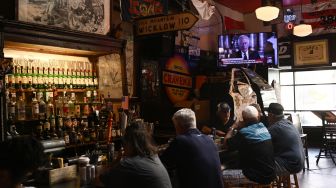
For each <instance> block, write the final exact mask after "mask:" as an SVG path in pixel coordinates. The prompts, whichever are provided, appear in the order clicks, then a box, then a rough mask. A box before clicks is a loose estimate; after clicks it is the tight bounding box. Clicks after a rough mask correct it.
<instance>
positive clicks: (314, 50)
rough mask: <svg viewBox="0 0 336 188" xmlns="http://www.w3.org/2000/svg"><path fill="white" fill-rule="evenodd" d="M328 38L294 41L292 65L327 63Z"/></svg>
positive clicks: (322, 64)
mask: <svg viewBox="0 0 336 188" xmlns="http://www.w3.org/2000/svg"><path fill="white" fill-rule="evenodd" d="M329 64H330V61H329V47H328V40H327V39H323V40H314V41H305V42H297V43H294V67H304V66H325V65H329Z"/></svg>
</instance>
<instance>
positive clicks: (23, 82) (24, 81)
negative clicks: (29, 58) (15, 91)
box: [22, 76, 28, 84]
mask: <svg viewBox="0 0 336 188" xmlns="http://www.w3.org/2000/svg"><path fill="white" fill-rule="evenodd" d="M27 83H28V80H27V76H23V77H22V84H27Z"/></svg>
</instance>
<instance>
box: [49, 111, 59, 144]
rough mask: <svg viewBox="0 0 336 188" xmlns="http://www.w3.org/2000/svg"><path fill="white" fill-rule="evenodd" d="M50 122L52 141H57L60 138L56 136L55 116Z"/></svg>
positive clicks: (52, 116) (52, 115)
mask: <svg viewBox="0 0 336 188" xmlns="http://www.w3.org/2000/svg"><path fill="white" fill-rule="evenodd" d="M49 122H50V137H51V138H52V139H57V138H58V136H57V134H56V119H55V116H54V114H51V115H50V117H49Z"/></svg>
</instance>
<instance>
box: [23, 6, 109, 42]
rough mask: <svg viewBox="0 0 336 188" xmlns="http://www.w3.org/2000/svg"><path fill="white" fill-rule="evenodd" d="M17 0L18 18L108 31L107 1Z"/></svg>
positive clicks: (105, 32)
mask: <svg viewBox="0 0 336 188" xmlns="http://www.w3.org/2000/svg"><path fill="white" fill-rule="evenodd" d="M17 1H18V8H17V9H18V11H17V12H18V20H19V21H23V22H29V23H36V24H42V25H48V26H54V27H60V28H64V29H71V30H76V31H82V32H88V33H95V34H103V35H105V34H107V32H108V31H109V30H110V0H17Z"/></svg>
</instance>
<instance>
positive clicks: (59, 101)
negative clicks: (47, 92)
mask: <svg viewBox="0 0 336 188" xmlns="http://www.w3.org/2000/svg"><path fill="white" fill-rule="evenodd" d="M55 112H56V116H61V117H63V97H62V96H58V98H57V100H56V101H55Z"/></svg>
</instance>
